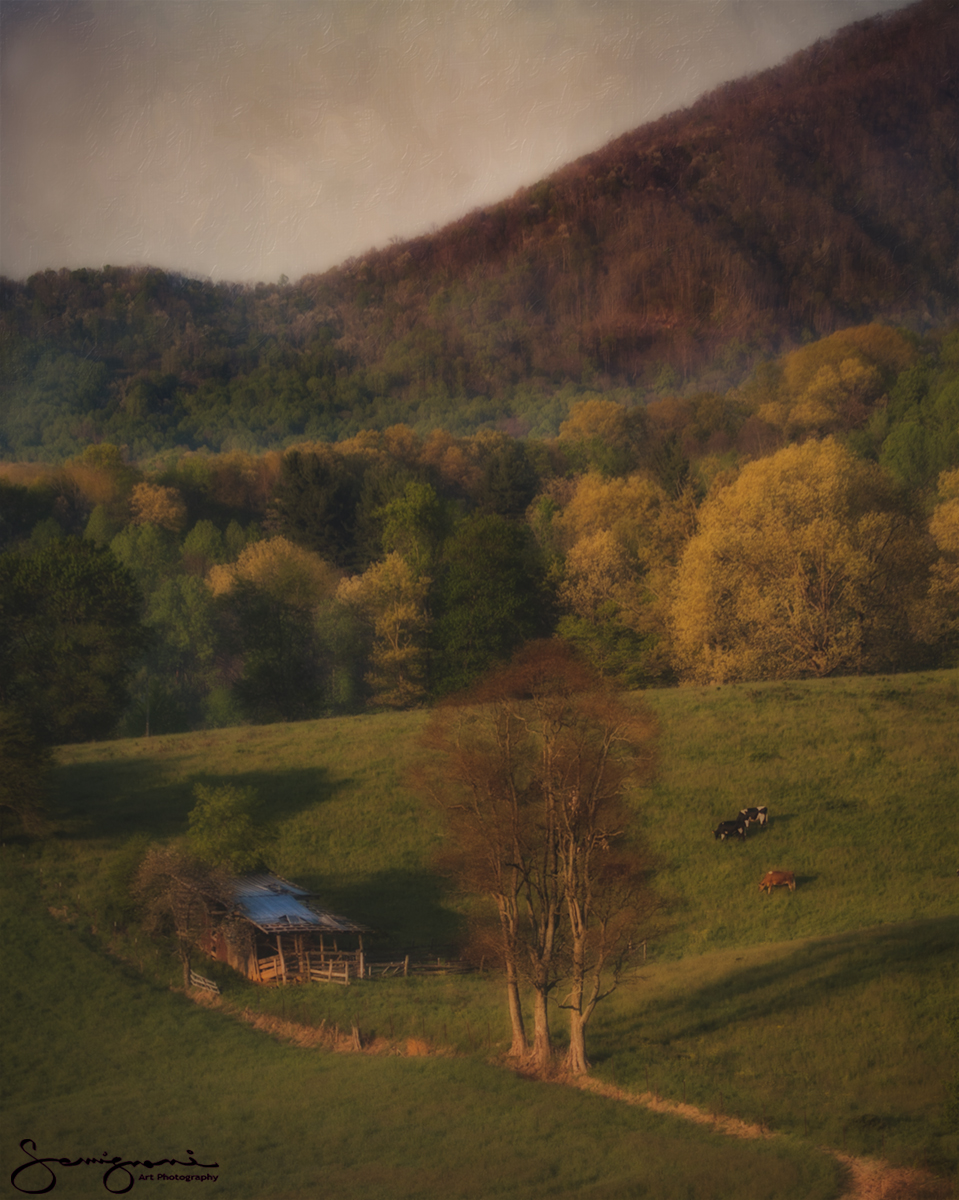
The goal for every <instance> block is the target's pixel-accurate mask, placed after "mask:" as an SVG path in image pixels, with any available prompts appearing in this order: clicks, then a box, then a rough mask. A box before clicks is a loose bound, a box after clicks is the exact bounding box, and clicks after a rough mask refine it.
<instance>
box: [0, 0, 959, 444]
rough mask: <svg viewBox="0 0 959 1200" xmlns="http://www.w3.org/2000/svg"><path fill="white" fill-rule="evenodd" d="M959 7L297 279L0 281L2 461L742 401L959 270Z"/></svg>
mask: <svg viewBox="0 0 959 1200" xmlns="http://www.w3.org/2000/svg"><path fill="white" fill-rule="evenodd" d="M957 63H959V20H957V17H956V11H955V5H954V4H952V3H951V0H923V2H922V3H919V4H917V5H914V6H912V7H910V8H907V9H904V10H900V11H898V12H895V13H892V14H889V15H886V16H883V17H877V18H874V19H872V20H869V21H866V22H862V23H861V24H859V25H855V26H852V27H850V28H849V29H847V30H844V31H842V32H841V33H840V34H838V35H837V36H836V37H834V38H833V39H831V40H830V41H828V42H825V43H819V44H817V45H816V46H814V47H812V48H810V49H808V50H806V51H803V52H802V53H801V54H799V55H797V56H795V57H794V58H792V59H790V60H789V61H788V62H787V63H785V64H783V65H782V66H780V67H777V68H775V69H774V70H771V71H766V72H763V73H762V74H760V75H757V76H755V77H753V78H750V79H747V80H743V81H739V82H736V83H733V84H729V85H726V86H725V87H723V88H720V89H719V90H718V91H716V92H714V93H713V94H711V95H709V96H706V97H704V98H703V99H702V100H700V101H699V102H697V103H696V104H695V105H694V106H692V107H691V108H690V109H688V110H685V111H683V112H680V113H677V114H673V115H671V116H669V117H665V118H663V119H662V120H660V121H657V122H655V123H653V124H651V125H648V126H645V127H643V128H642V129H639V130H637V131H635V132H633V133H630V134H628V135H626V136H624V137H622V138H619V139H617V140H616V141H614V142H612V143H610V144H609V145H608V146H606V147H604V148H603V149H602V150H599V151H597V152H596V153H595V154H591V155H589V156H587V157H585V158H583V159H581V160H579V161H578V162H575V163H573V164H571V165H569V166H568V167H566V168H564V169H563V170H561V171H559V172H557V173H556V174H555V175H553V176H551V177H550V178H548V179H545V180H542V181H541V182H540V183H538V184H536V185H535V186H534V187H532V188H527V189H523V190H522V191H520V192H518V193H517V194H516V195H515V196H514V197H512V198H510V199H509V200H506V201H504V202H503V203H501V204H497V205H495V206H491V207H490V208H489V209H487V210H484V211H477V212H473V213H471V214H470V215H468V216H467V217H465V218H463V219H462V220H461V221H458V222H455V223H454V224H451V225H449V226H448V227H446V228H444V229H442V230H439V231H438V232H436V233H434V234H431V235H429V236H426V237H422V238H418V239H415V240H413V241H410V242H406V243H400V244H397V245H393V246H389V247H387V248H384V249H381V250H376V251H371V252H370V253H369V254H367V255H366V256H364V257H363V258H362V259H357V260H354V261H350V262H347V263H345V264H343V266H341V267H339V268H337V269H335V270H332V271H329V272H327V273H326V274H324V275H321V276H312V277H311V276H306V277H304V278H302V279H300V280H299V282H297V283H295V284H288V283H282V284H275V285H268V284H258V285H256V286H255V287H240V286H232V285H214V284H212V283H209V282H204V281H201V280H196V279H189V278H186V277H184V276H181V275H170V274H165V273H163V272H160V271H157V270H150V269H142V270H135V271H133V270H121V269H119V268H113V267H106V268H104V269H103V270H81V271H66V270H64V271H59V272H55V271H46V272H43V273H40V274H38V275H34V276H32V277H31V278H30V279H28V280H26V281H24V282H14V281H10V280H5V281H2V284H0V384H2V387H3V391H4V406H3V411H2V415H0V454H2V455H3V456H4V457H5V458H10V459H20V460H25V459H42V460H47V461H62V460H63V459H64V458H66V457H69V456H71V455H76V454H78V453H80V452H81V451H82V449H83V447H84V446H86V445H88V444H89V443H91V442H112V443H113V444H115V445H118V446H127V447H129V451H130V454H131V455H132V456H133V457H134V458H136V459H138V460H143V459H145V458H147V457H149V456H150V455H151V454H153V453H156V452H157V451H161V450H168V449H176V448H179V449H181V450H190V449H192V450H196V449H200V448H201V447H207V448H208V449H211V450H217V451H221V452H223V451H228V450H243V451H246V452H250V453H251V452H255V451H262V450H263V449H266V448H284V447H286V446H288V445H291V444H294V443H295V442H297V441H303V440H310V441H326V442H332V441H339V440H343V439H348V438H351V437H354V436H356V435H357V434H359V433H360V432H361V431H363V430H367V429H377V430H381V431H382V430H385V429H387V428H389V427H390V426H391V425H395V424H405V425H409V426H410V427H411V428H412V429H413V430H414V431H415V432H417V433H419V434H422V435H425V434H426V433H428V431H429V430H430V429H432V428H435V427H437V426H442V427H444V428H446V429H447V430H449V431H450V432H452V433H454V434H457V435H460V436H466V435H469V434H471V433H474V432H476V431H478V430H481V429H499V430H501V431H505V432H508V433H511V434H513V435H529V436H533V437H535V438H546V437H552V436H555V435H556V433H557V432H558V429H559V426H560V424H561V423H562V421H563V420H565V419H566V417H567V416H568V415H569V412H570V409H571V406H572V405H573V404H574V403H576V402H577V401H578V400H580V399H581V398H582V397H583V395H585V394H590V393H600V394H602V395H605V396H607V397H608V398H610V399H613V400H624V399H627V398H628V399H632V400H634V401H644V400H647V399H650V398H655V397H658V396H663V395H669V394H675V393H676V392H685V393H688V394H692V393H693V392H696V391H703V390H712V391H719V392H726V391H728V389H729V388H730V387H731V386H733V385H735V384H738V383H740V382H741V381H742V379H743V378H744V377H745V376H746V375H747V374H748V373H749V371H750V370H751V369H752V368H753V367H755V366H756V365H757V364H758V363H759V362H760V361H762V360H764V359H768V358H770V357H773V356H775V355H776V354H781V353H783V352H785V351H786V350H787V349H789V348H790V347H793V346H797V345H800V344H802V343H803V342H804V341H809V340H815V339H817V338H821V337H822V336H824V335H827V334H829V333H832V332H834V331H836V330H838V329H841V328H843V327H846V326H850V325H855V324H861V323H864V322H866V321H869V320H873V319H876V318H883V319H888V320H892V321H895V322H897V323H905V324H909V326H910V327H911V328H914V329H916V330H923V329H928V328H930V327H931V326H933V325H935V324H937V323H940V322H941V321H942V320H943V319H945V318H947V317H949V316H951V315H954V313H955V312H956V306H957V303H959V284H957V279H956V275H955V270H954V265H955V262H956V260H957V257H959V227H957V224H956V221H955V214H956V212H957V210H959V171H957V166H956V156H955V146H956V144H957V142H959V104H957V103H956V98H957V89H959V73H957V72H959V69H957V66H956V64H957Z"/></svg>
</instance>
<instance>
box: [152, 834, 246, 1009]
mask: <svg viewBox="0 0 959 1200" xmlns="http://www.w3.org/2000/svg"><path fill="white" fill-rule="evenodd" d="M133 891H134V895H135V897H136V899H137V900H138V901H139V902H140V904H141V905H142V907H143V910H144V928H145V929H146V931H147V932H148V933H150V934H154V935H156V934H161V933H173V934H174V935H175V937H176V939H177V948H178V951H179V955H180V961H181V962H182V964H183V986H184V987H189V986H190V964H191V959H192V955H193V951H194V949H195V947H196V946H197V944H198V942H199V941H200V938H201V937H202V936H203V935H204V934H205V933H207V932H209V930H210V929H211V928H212V927H213V926H214V925H216V924H217V923H218V922H219V921H220V920H222V919H224V918H225V917H228V915H229V912H230V910H231V907H232V904H231V901H232V885H231V877H230V875H228V874H227V873H226V872H225V871H222V870H218V869H217V868H214V867H210V866H207V865H206V864H205V863H202V862H200V860H199V859H197V858H195V857H193V856H192V855H191V854H188V853H187V852H185V851H184V850H181V849H179V848H177V847H174V846H152V847H151V848H150V849H149V850H148V851H147V853H146V856H145V857H144V860H143V862H142V863H141V864H140V869H139V870H138V871H137V874H136V878H135V880H134V885H133Z"/></svg>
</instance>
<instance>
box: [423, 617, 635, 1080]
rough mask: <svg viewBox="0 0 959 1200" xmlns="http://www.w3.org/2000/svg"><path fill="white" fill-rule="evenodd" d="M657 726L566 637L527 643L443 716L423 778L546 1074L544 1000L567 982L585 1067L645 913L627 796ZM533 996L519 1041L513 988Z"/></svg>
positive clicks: (452, 859) (533, 1057)
mask: <svg viewBox="0 0 959 1200" xmlns="http://www.w3.org/2000/svg"><path fill="white" fill-rule="evenodd" d="M655 733H656V725H655V721H654V719H653V717H652V716H651V714H650V713H649V712H648V711H647V710H646V709H645V708H644V706H642V705H641V704H640V703H639V702H638V701H637V702H635V703H629V704H627V703H626V702H624V701H623V700H622V699H620V698H619V697H617V695H616V694H615V693H614V692H613V691H612V690H611V689H610V688H609V687H608V685H607V684H606V683H605V682H604V681H603V680H602V679H601V677H600V676H599V675H598V674H597V673H596V672H595V671H593V670H592V668H590V667H589V666H588V665H587V664H586V663H584V662H583V661H582V659H580V658H579V657H578V656H577V655H576V654H575V652H574V651H573V650H572V649H571V648H570V647H569V646H568V645H566V644H565V643H563V642H561V641H558V640H555V639H553V640H548V641H540V642H533V643H530V644H529V645H527V646H526V647H524V648H523V649H522V650H521V651H520V652H519V653H518V654H517V655H516V656H515V657H514V658H513V660H512V661H511V662H510V663H509V664H508V665H507V666H505V667H502V668H500V669H498V670H496V671H494V672H493V673H492V674H491V675H489V676H487V677H486V678H485V679H484V680H482V681H481V682H480V683H478V684H477V685H475V686H474V687H472V688H471V689H469V690H468V691H467V692H465V693H463V694H461V695H459V696H457V697H454V698H452V699H450V700H449V701H447V702H446V703H444V704H443V705H441V706H440V707H439V708H437V709H436V710H435V712H434V715H433V718H432V720H431V722H430V724H429V726H428V729H427V732H426V735H425V740H424V741H425V747H426V748H427V750H428V751H430V752H431V753H429V754H428V756H427V757H426V758H425V760H424V762H423V764H422V766H421V769H420V771H419V773H418V779H419V781H420V782H421V783H422V784H423V785H424V786H425V787H426V788H427V789H428V790H429V792H430V794H431V795H432V796H433V797H434V798H435V800H436V801H437V803H438V804H439V805H440V806H441V808H442V809H443V812H444V813H445V815H446V820H447V827H448V838H447V848H446V851H445V854H444V857H445V860H446V862H447V864H448V866H449V867H450V869H451V870H452V871H453V872H454V873H455V874H456V875H457V877H458V879H459V881H460V883H461V884H462V885H463V886H464V887H466V888H468V889H469V890H472V891H474V892H478V893H480V894H483V895H486V896H488V897H489V898H490V899H491V900H492V901H493V903H494V905H495V908H496V912H497V914H498V918H499V934H500V952H501V957H502V960H503V963H504V966H505V972H506V985H507V1000H508V1007H509V1012H510V1018H511V1026H512V1046H511V1051H512V1053H513V1054H514V1055H515V1056H518V1057H524V1058H527V1059H528V1060H529V1061H530V1062H531V1063H532V1065H534V1066H535V1067H536V1068H537V1069H539V1070H542V1071H546V1070H548V1069H549V1068H550V1066H551V1064H552V1061H553V1057H554V1054H553V1047H552V1044H551V1038H550V1029H549V1013H548V1006H549V998H550V995H551V993H552V992H553V991H554V989H555V988H556V986H557V984H558V983H559V981H560V980H561V979H563V978H568V980H569V982H570V991H569V996H568V997H567V999H566V1001H565V1003H564V1007H566V1008H568V1009H569V1012H570V1017H571V1035H570V1053H569V1057H568V1065H569V1067H570V1069H571V1070H573V1071H574V1072H578V1073H581V1072H583V1071H585V1070H586V1068H587V1060H586V1052H585V1030H586V1025H587V1023H588V1021H589V1019H590V1017H591V1015H592V1013H593V1010H594V1009H595V1007H596V1004H597V1003H598V1002H599V1001H600V1000H601V999H602V998H603V997H604V996H605V995H608V994H609V992H610V990H612V988H613V987H614V986H615V984H616V981H617V979H618V974H619V971H620V969H621V967H622V965H623V963H624V962H625V958H626V956H627V954H628V950H629V947H630V945H631V942H632V940H633V930H634V928H635V926H636V922H637V920H639V919H640V918H641V917H642V916H643V915H645V914H646V913H647V912H648V909H649V904H648V902H647V901H646V899H645V897H646V895H647V894H648V889H647V886H646V872H647V870H648V866H649V864H648V859H647V857H646V855H645V853H644V851H643V850H642V849H641V847H640V846H639V843H638V841H637V839H636V837H635V836H628V829H627V824H628V821H627V818H628V809H627V807H626V804H625V796H626V793H627V790H628V789H629V788H630V787H632V786H634V785H635V784H637V783H641V782H643V781H644V780H646V779H647V778H648V777H649V776H650V774H651V772H652V769H653V764H654V749H653V747H654V741H655ZM522 979H525V980H527V981H528V982H529V984H530V985H531V987H532V990H533V1025H534V1028H533V1040H532V1045H530V1044H529V1043H528V1041H527V1037H526V1032H525V1028H524V1025H523V1017H522V1008H521V1004H520V981H521V980H522Z"/></svg>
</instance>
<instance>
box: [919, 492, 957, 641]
mask: <svg viewBox="0 0 959 1200" xmlns="http://www.w3.org/2000/svg"><path fill="white" fill-rule="evenodd" d="M929 533H930V534H931V536H932V538H933V541H934V542H935V544H936V547H937V549H938V551H939V557H938V558H937V559H936V561H935V562H934V563H933V565H932V569H931V571H930V580H929V592H928V594H927V595H926V596H925V597H924V599H923V601H922V602H921V603H920V604H919V605H918V606H917V609H916V619H915V623H916V627H917V631H918V634H919V636H920V638H921V639H922V640H923V641H924V642H929V643H933V644H939V645H940V646H942V647H943V648H944V649H945V651H946V655H947V659H948V660H951V661H952V662H955V655H956V651H957V647H959V470H955V471H943V473H942V474H941V475H940V476H939V504H938V505H937V506H936V508H935V510H934V512H933V514H932V516H931V517H930V519H929Z"/></svg>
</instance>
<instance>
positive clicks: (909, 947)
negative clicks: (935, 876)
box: [597, 917, 959, 1060]
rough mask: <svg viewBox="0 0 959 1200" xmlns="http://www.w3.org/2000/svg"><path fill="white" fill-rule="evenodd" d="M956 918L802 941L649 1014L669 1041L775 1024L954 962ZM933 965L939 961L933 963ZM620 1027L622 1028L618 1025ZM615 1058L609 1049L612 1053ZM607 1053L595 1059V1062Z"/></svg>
mask: <svg viewBox="0 0 959 1200" xmlns="http://www.w3.org/2000/svg"><path fill="white" fill-rule="evenodd" d="M957 941H959V917H940V918H936V919H934V920H929V921H910V922H907V923H905V924H903V925H897V926H895V927H893V928H886V927H884V926H881V927H879V928H877V929H867V930H857V931H855V932H852V933H847V934H837V935H835V936H833V937H829V938H823V939H821V940H817V941H814V942H809V943H806V944H805V945H803V946H801V947H799V948H797V949H796V950H795V951H794V952H793V953H791V954H787V955H785V956H784V957H782V958H779V959H777V960H776V961H775V962H771V963H766V964H763V965H753V966H749V967H745V968H740V969H735V970H732V971H729V972H728V973H727V974H725V975H723V976H722V978H720V979H716V980H713V981H711V982H710V983H707V984H704V985H703V986H701V987H698V988H692V989H683V990H682V991H679V990H677V991H676V992H670V994H669V995H668V996H663V997H660V998H658V999H656V1000H654V1001H652V1002H651V1003H650V1005H649V1006H648V1008H647V1009H646V1015H647V1016H648V1017H649V1018H650V1024H651V1025H654V1026H655V1025H658V1027H659V1028H660V1029H661V1031H662V1033H661V1035H660V1036H661V1037H665V1038H666V1039H667V1040H679V1039H683V1038H695V1037H701V1036H705V1035H716V1034H719V1035H722V1034H723V1033H724V1031H726V1030H727V1029H731V1028H732V1027H733V1026H739V1025H743V1024H747V1023H748V1022H750V1021H754V1020H759V1019H761V1018H765V1017H768V1016H769V1014H770V1012H773V1011H774V1012H775V1013H776V1014H777V1019H778V1020H780V1021H783V1020H787V1019H789V1018H790V1017H794V1016H797V1015H798V1014H799V1013H800V1012H801V1011H802V1010H803V1009H806V1008H812V1007H815V1006H817V1005H820V1004H821V1003H822V1001H823V999H824V997H832V998H838V997H841V995H842V993H843V992H844V991H846V990H847V989H850V988H860V987H862V986H863V985H864V984H868V983H874V982H876V981H878V980H880V979H881V978H882V977H883V976H891V975H893V974H894V973H895V972H896V971H897V970H899V969H900V968H906V967H908V969H909V972H910V973H911V974H912V975H913V976H916V975H921V973H922V972H923V971H924V970H933V969H935V968H936V967H937V966H939V965H941V964H942V963H946V962H951V961H952V959H953V958H954V955H955V947H956V944H957ZM937 960H938V961H937ZM635 1020H636V1016H635V1014H632V1015H631V1016H630V1017H629V1018H623V1019H622V1021H617V1022H613V1023H612V1025H611V1027H610V1029H609V1031H608V1033H607V1034H606V1035H604V1038H603V1041H604V1042H605V1043H606V1045H607V1046H609V1047H614V1046H615V1044H616V1041H617V1035H618V1034H622V1036H624V1037H625V1036H626V1035H627V1021H628V1023H629V1026H630V1027H634V1026H635ZM617 1026H619V1028H618V1027H617ZM611 1053H612V1051H611ZM601 1057H607V1055H603V1054H598V1055H597V1060H598V1059H599V1058H601Z"/></svg>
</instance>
